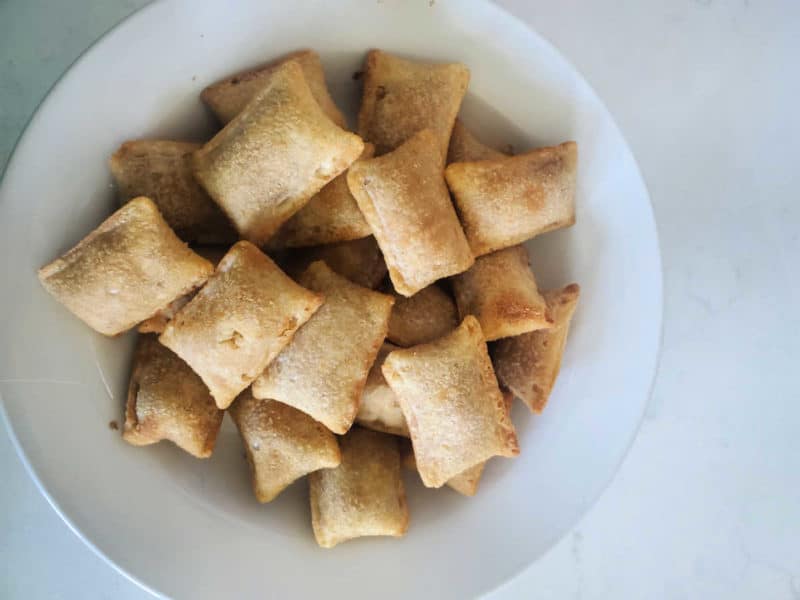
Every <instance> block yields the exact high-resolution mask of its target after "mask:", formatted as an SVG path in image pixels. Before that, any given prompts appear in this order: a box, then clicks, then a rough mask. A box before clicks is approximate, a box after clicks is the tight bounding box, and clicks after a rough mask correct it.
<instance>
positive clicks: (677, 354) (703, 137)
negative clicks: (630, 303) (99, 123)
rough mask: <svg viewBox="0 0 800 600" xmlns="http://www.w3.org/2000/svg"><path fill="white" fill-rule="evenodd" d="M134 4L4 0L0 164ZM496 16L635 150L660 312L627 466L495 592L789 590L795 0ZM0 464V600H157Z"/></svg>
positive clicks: (665, 2) (775, 593) (1, 445)
mask: <svg viewBox="0 0 800 600" xmlns="http://www.w3.org/2000/svg"><path fill="white" fill-rule="evenodd" d="M145 3H146V1H145V0H108V1H106V0H80V1H78V0H74V1H73V2H60V1H58V0H50V1H49V2H48V1H47V0H4V1H3V2H0V165H2V164H5V161H6V160H7V158H8V154H9V153H10V151H11V148H12V146H13V143H14V140H15V139H16V137H17V136H18V135H19V133H20V132H21V130H22V128H23V126H24V124H25V122H26V120H27V118H28V116H29V115H30V114H31V112H32V111H33V110H34V109H35V107H36V105H37V103H38V102H39V100H40V99H41V98H42V97H43V95H44V94H45V93H46V91H47V89H48V88H49V87H50V85H51V84H52V83H53V82H54V81H55V79H56V78H57V77H58V76H59V75H60V74H61V73H62V72H63V71H64V69H66V67H67V66H68V65H69V64H70V63H71V62H72V60H73V59H74V58H75V57H76V56H77V55H78V54H79V53H80V52H81V51H82V50H83V49H84V48H85V47H87V46H88V45H89V44H90V43H91V42H92V41H93V40H94V39H96V38H97V37H98V36H99V35H100V34H102V33H103V32H104V31H105V30H106V29H108V28H109V27H110V26H111V25H113V24H114V23H115V22H116V21H118V20H119V19H121V18H122V17H124V16H125V15H127V14H128V13H130V12H132V11H133V10H134V9H136V8H137V7H139V6H141V5H143V4H145ZM500 3H501V4H502V5H505V6H506V7H507V8H508V9H509V10H511V12H513V13H515V14H517V15H519V16H521V17H522V18H523V19H524V20H526V21H527V22H528V23H530V24H531V26H532V27H533V28H535V29H536V30H537V31H539V32H540V33H541V34H543V35H544V36H545V37H546V38H548V39H549V40H550V41H552V42H553V43H554V44H555V45H556V46H557V47H558V48H559V49H560V50H561V51H562V52H563V53H564V54H565V55H566V56H567V58H569V59H570V60H571V61H572V62H573V63H574V64H575V65H576V66H577V67H578V69H579V70H580V71H581V72H582V73H583V74H584V75H585V76H586V78H587V79H588V80H589V82H590V83H591V84H592V85H593V86H594V87H595V89H596V90H597V91H598V93H599V95H600V96H601V98H603V99H604V101H605V102H606V104H607V106H608V107H609V109H610V110H611V112H612V114H614V115H615V117H616V119H617V121H618V123H619V125H620V127H621V128H622V131H623V133H624V134H625V135H626V137H627V139H628V140H629V142H630V144H631V146H632V148H633V151H634V154H635V155H636V157H637V159H638V161H639V164H640V166H641V168H642V171H643V174H644V177H645V179H646V181H647V184H648V186H649V188H650V192H651V195H652V199H653V205H654V208H655V214H656V220H657V222H658V227H659V232H660V236H661V248H662V253H663V259H664V268H665V283H666V314H665V330H664V345H663V354H662V358H661V367H660V371H659V375H658V379H657V382H656V386H655V392H654V395H653V398H652V399H651V402H650V406H649V408H648V411H647V415H646V418H645V420H644V422H643V424H642V427H641V430H640V432H639V435H638V438H637V440H636V442H635V443H634V445H633V447H632V449H631V451H630V454H629V455H628V457H627V459H626V460H625V463H624V464H623V466H622V469H621V470H620V472H619V473H618V475H617V476H616V478H615V480H614V482H613V483H612V485H611V486H610V487H609V488H608V490H607V491H606V492H605V493H604V494H603V496H602V497H601V499H600V501H599V502H598V503H597V505H596V506H595V507H594V508H593V509H592V510H591V511H590V512H589V513H588V514H587V515H586V516H585V517H584V518H583V520H582V521H581V522H580V523H579V524H578V525H577V527H576V528H575V530H574V531H573V532H572V533H571V534H569V535H568V536H567V537H566V538H564V539H563V540H562V541H561V542H560V543H559V544H557V545H556V546H555V547H554V548H553V549H552V550H551V551H550V552H549V553H548V554H547V555H546V556H545V557H544V558H542V559H541V560H540V561H538V562H537V563H536V564H534V565H532V566H531V567H530V568H529V569H528V570H527V571H525V572H524V573H523V574H522V575H520V576H519V577H518V578H516V579H515V580H513V581H512V582H510V583H508V584H507V585H506V586H505V587H504V588H502V589H501V590H499V591H498V592H497V593H496V594H494V595H493V598H498V599H500V598H502V599H506V598H521V597H525V598H583V599H594V598H597V599H602V598H612V597H613V598H648V599H651V598H665V599H673V598H702V599H704V600H705V599H713V598H725V599H738V598H770V599H782V598H786V599H797V598H800V542H798V540H800V391H798V385H797V384H796V381H795V376H796V372H795V371H796V369H798V368H799V367H800V318H799V317H798V313H799V312H800V311H798V305H800V284H798V279H797V277H798V275H800V269H798V267H797V264H798V259H800V237H798V230H800V197H799V196H798V190H800V151H799V150H798V148H800V110H798V109H800V66H798V60H800V2H796V1H794V0H785V1H784V2H779V1H777V0H775V1H768V0H750V1H748V0H716V1H715V0H695V1H688V0H636V1H632V0H630V1H626V2H619V1H613V0H602V1H600V0H562V1H561V2H557V3H554V2H545V1H539V0H536V1H534V2H526V1H524V0H502V1H501V2H500ZM6 260H8V258H7V257H6ZM0 472H2V479H3V484H2V485H0V597H2V598H8V599H25V600H32V599H38V598H114V599H115V600H124V599H129V598H137V599H143V598H149V597H150V596H149V595H148V594H147V593H146V592H144V591H142V590H140V589H138V588H137V587H136V586H135V585H134V584H132V583H130V582H129V581H127V580H126V579H125V578H123V577H122V576H121V575H119V574H118V573H117V572H116V571H114V570H113V569H112V568H110V567H109V566H107V565H106V564H105V563H104V562H103V560H102V559H100V558H98V557H97V556H95V555H94V554H93V553H92V551H91V550H89V549H88V548H87V547H86V546H84V545H83V543H82V542H81V541H80V540H79V539H78V538H77V537H76V536H75V535H73V534H72V533H71V532H70V531H69V529H68V528H67V526H66V525H65V524H64V523H63V522H62V521H61V520H60V519H59V517H58V516H57V515H56V514H55V513H54V512H53V511H52V510H51V509H50V507H49V506H48V504H47V502H46V501H45V500H44V498H43V497H42V496H40V495H39V493H38V492H37V490H36V488H35V487H34V485H33V483H32V481H31V480H30V479H29V478H28V476H27V474H26V473H25V471H24V469H23V467H22V463H21V462H20V461H19V459H18V458H17V457H16V455H15V453H14V450H13V448H12V446H11V443H10V441H9V440H8V437H7V435H6V433H5V432H4V431H3V432H0ZM535 511H536V506H535V502H534V501H533V500H532V502H531V512H532V513H535Z"/></svg>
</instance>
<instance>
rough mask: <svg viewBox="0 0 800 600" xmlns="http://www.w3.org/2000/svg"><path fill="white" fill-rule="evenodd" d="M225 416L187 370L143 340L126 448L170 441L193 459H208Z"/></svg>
mask: <svg viewBox="0 0 800 600" xmlns="http://www.w3.org/2000/svg"><path fill="white" fill-rule="evenodd" d="M222 416H223V412H222V411H221V410H219V409H218V408H217V405H216V404H215V403H214V399H213V398H212V397H211V394H209V393H208V388H207V387H206V386H205V384H204V383H203V380H202V379H200V377H198V376H197V374H196V373H195V372H194V371H192V369H191V368H190V367H189V365H187V364H186V363H185V362H183V361H182V360H181V359H180V358H178V356H176V355H175V354H174V353H173V352H172V351H170V350H169V349H168V348H165V347H164V346H163V345H161V344H159V343H158V340H157V339H156V337H155V336H152V335H142V336H139V341H138V343H137V346H136V352H135V354H134V358H133V371H132V373H131V379H130V384H129V386H128V402H127V406H126V408H125V427H124V429H123V431H122V438H123V439H124V440H125V441H126V442H128V443H130V444H133V445H134V446H146V445H148V444H155V443H156V442H160V441H161V440H169V441H171V442H173V443H174V444H175V445H176V446H178V447H179V448H183V449H184V450H186V452H188V453H189V454H193V455H194V456H196V457H198V458H208V457H209V456H211V452H212V451H213V450H214V443H215V442H216V440H217V434H218V433H219V428H220V425H222Z"/></svg>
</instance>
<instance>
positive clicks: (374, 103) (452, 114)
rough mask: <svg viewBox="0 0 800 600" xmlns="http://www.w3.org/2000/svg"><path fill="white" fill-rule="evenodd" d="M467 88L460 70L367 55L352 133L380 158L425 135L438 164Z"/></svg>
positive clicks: (463, 69) (378, 52)
mask: <svg viewBox="0 0 800 600" xmlns="http://www.w3.org/2000/svg"><path fill="white" fill-rule="evenodd" d="M468 84H469V69H467V67H466V66H464V65H462V64H459V63H451V64H431V63H424V62H417V61H411V60H405V59H402V58H399V57H397V56H393V55H391V54H388V53H386V52H383V51H381V50H372V51H370V52H369V53H368V54H367V59H366V62H365V64H364V93H363V97H362V101H361V110H360V112H359V113H358V132H359V134H360V135H361V137H363V138H364V139H365V140H367V141H369V142H372V143H373V144H375V152H376V154H378V155H380V154H385V153H386V152H390V151H392V150H394V149H395V148H397V147H398V146H400V145H401V144H403V143H404V142H406V141H407V140H408V139H410V138H411V137H412V136H413V135H414V134H415V133H417V132H419V131H421V130H423V129H430V130H431V132H432V133H433V137H434V146H435V148H436V150H437V151H438V153H439V157H440V160H442V161H444V157H445V156H446V154H447V144H448V141H449V140H450V131H451V130H452V129H453V122H454V121H455V118H456V115H457V114H458V110H459V108H460V107H461V100H462V99H463V98H464V94H465V93H466V91H467V85H468Z"/></svg>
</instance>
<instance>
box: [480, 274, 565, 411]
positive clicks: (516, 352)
mask: <svg viewBox="0 0 800 600" xmlns="http://www.w3.org/2000/svg"><path fill="white" fill-rule="evenodd" d="M579 295H580V287H579V286H578V285H577V284H575V283H572V284H570V285H568V286H566V287H565V288H562V289H558V290H551V291H548V292H545V293H544V298H545V300H546V301H547V305H548V306H549V308H550V312H551V314H552V315H553V326H552V327H551V328H550V329H543V330H540V331H533V332H531V333H526V334H523V335H520V336H517V337H512V338H506V339H502V340H500V341H498V342H497V343H496V344H494V345H493V348H492V358H493V361H494V366H495V369H496V371H497V377H498V379H499V380H500V382H501V383H502V384H503V385H504V386H506V387H507V388H508V389H510V390H511V391H512V392H514V395H515V396H517V397H518V398H520V399H521V400H522V401H523V402H525V404H527V405H528V408H530V409H531V411H533V412H537V413H541V412H542V411H543V410H544V407H545V405H546V404H547V399H548V398H549V397H550V392H551V391H552V389H553V385H554V384H555V381H556V378H557V377H558V372H559V371H560V369H561V357H562V355H563V354H564V347H565V345H566V343H567V334H568V333H569V325H570V321H571V319H572V315H573V314H574V313H575V308H576V307H577V305H578V297H579Z"/></svg>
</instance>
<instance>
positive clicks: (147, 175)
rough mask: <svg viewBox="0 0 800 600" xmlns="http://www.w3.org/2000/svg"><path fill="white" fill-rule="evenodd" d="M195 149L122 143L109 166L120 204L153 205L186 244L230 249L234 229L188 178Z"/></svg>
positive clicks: (178, 144)
mask: <svg viewBox="0 0 800 600" xmlns="http://www.w3.org/2000/svg"><path fill="white" fill-rule="evenodd" d="M199 148H200V144H192V143H189V142H170V141H163V140H136V141H131V142H125V143H124V144H122V146H120V147H119V149H118V150H117V151H116V152H115V153H114V154H112V155H111V159H110V160H109V166H110V167H111V174H112V175H113V176H114V180H115V181H116V183H117V193H118V196H119V199H120V201H121V202H127V201H128V200H131V199H132V198H136V197H138V196H147V197H148V198H150V199H152V200H153V202H155V204H156V206H157V207H158V210H159V211H161V215H162V216H163V217H164V220H165V221H166V222H167V224H168V225H169V226H170V227H172V228H173V229H174V230H175V233H177V234H178V236H179V237H180V238H181V239H183V240H185V241H187V242H202V243H212V244H213V243H223V242H231V243H233V242H235V241H236V240H237V239H238V236H237V235H236V231H235V230H234V228H233V225H231V223H230V221H229V220H228V217H226V216H225V214H224V213H223V212H222V210H220V208H219V206H217V205H216V203H215V202H214V201H213V200H212V199H211V198H210V197H209V196H208V194H206V192H205V190H203V188H202V187H200V184H198V183H197V181H195V178H194V175H192V165H191V157H192V152H194V151H195V150H197V149H199Z"/></svg>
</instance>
